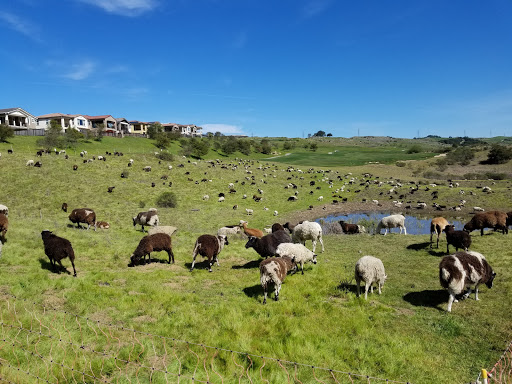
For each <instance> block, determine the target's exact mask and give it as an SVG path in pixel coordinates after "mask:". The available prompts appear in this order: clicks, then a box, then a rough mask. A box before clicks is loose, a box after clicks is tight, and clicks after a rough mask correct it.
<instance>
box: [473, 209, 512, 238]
mask: <svg viewBox="0 0 512 384" xmlns="http://www.w3.org/2000/svg"><path fill="white" fill-rule="evenodd" d="M507 219H508V216H507V214H506V213H505V212H501V211H488V212H481V213H475V215H474V216H473V217H472V218H471V220H470V221H469V222H467V223H466V225H464V230H465V231H466V232H471V231H474V230H475V229H480V235H481V236H483V235H484V228H494V230H495V231H496V230H498V229H501V230H502V231H503V234H506V233H508V227H507Z"/></svg>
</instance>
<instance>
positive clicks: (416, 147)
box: [407, 144, 423, 154]
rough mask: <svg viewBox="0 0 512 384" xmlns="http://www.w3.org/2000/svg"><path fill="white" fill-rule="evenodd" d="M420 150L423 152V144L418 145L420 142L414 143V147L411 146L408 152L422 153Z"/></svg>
mask: <svg viewBox="0 0 512 384" xmlns="http://www.w3.org/2000/svg"><path fill="white" fill-rule="evenodd" d="M420 152H423V148H421V145H418V144H414V145H413V146H412V147H410V148H409V149H408V150H407V153H408V154H411V153H420Z"/></svg>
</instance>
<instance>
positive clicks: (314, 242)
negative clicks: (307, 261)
mask: <svg viewBox="0 0 512 384" xmlns="http://www.w3.org/2000/svg"><path fill="white" fill-rule="evenodd" d="M312 241H313V253H315V248H316V240H312Z"/></svg>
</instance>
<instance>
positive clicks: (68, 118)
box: [37, 113, 90, 133]
mask: <svg viewBox="0 0 512 384" xmlns="http://www.w3.org/2000/svg"><path fill="white" fill-rule="evenodd" d="M52 120H56V121H58V122H59V124H60V126H61V127H62V130H63V131H64V132H66V131H67V130H68V129H69V128H72V129H75V130H77V131H80V132H82V133H85V132H87V131H88V130H89V129H90V125H89V121H88V120H87V119H86V118H85V116H82V115H69V114H67V113H48V114H46V115H41V116H37V128H38V129H45V130H46V129H48V128H49V127H50V122H51V121H52Z"/></svg>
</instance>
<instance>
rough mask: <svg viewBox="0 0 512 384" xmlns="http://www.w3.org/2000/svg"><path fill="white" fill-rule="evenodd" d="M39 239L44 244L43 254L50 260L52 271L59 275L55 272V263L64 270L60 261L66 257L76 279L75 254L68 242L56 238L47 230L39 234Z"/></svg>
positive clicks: (61, 238)
mask: <svg viewBox="0 0 512 384" xmlns="http://www.w3.org/2000/svg"><path fill="white" fill-rule="evenodd" d="M41 238H42V239H43V243H44V253H45V254H46V256H48V258H49V259H50V263H51V264H52V267H53V269H54V270H55V271H56V272H57V273H60V272H59V271H57V270H56V267H57V264H56V263H59V265H60V266H61V267H62V268H64V266H63V265H62V261H61V260H62V259H64V258H66V257H68V258H69V260H70V261H71V265H72V266H73V276H75V277H76V269H75V252H74V251H73V247H72V246H71V243H70V242H69V240H67V239H64V238H63V237H59V236H56V235H54V234H53V233H52V232H51V231H47V230H45V231H42V232H41ZM64 269H66V268H64Z"/></svg>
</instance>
